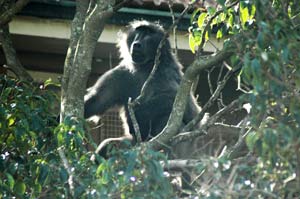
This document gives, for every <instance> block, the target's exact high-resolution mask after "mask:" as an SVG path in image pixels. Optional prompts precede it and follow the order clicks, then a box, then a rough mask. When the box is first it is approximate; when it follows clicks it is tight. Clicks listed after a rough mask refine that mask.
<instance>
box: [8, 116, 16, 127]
mask: <svg viewBox="0 0 300 199" xmlns="http://www.w3.org/2000/svg"><path fill="white" fill-rule="evenodd" d="M15 119H16V118H14V117H10V118H9V119H8V126H12V125H14V123H15Z"/></svg>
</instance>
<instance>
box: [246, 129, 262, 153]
mask: <svg viewBox="0 0 300 199" xmlns="http://www.w3.org/2000/svg"><path fill="white" fill-rule="evenodd" d="M258 140H259V137H258V135H257V133H256V132H254V131H252V132H250V133H249V134H248V135H247V136H246V144H247V146H248V148H249V150H250V151H253V150H254V148H255V145H256V142H257V141H258Z"/></svg>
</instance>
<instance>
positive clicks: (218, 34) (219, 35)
mask: <svg viewBox="0 0 300 199" xmlns="http://www.w3.org/2000/svg"><path fill="white" fill-rule="evenodd" d="M222 37H223V32H222V30H221V29H219V30H218V32H217V36H216V38H217V39H221V38H222Z"/></svg>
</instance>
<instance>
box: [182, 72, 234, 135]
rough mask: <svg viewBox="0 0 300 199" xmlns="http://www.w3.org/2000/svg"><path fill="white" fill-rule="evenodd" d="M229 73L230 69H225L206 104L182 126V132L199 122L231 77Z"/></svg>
mask: <svg viewBox="0 0 300 199" xmlns="http://www.w3.org/2000/svg"><path fill="white" fill-rule="evenodd" d="M231 75H232V71H227V73H226V74H225V76H224V78H223V80H222V81H221V82H219V83H218V86H217V88H216V90H215V91H214V93H213V94H212V96H211V97H210V98H209V100H208V101H207V102H206V104H205V105H204V106H203V108H202V110H201V112H200V113H199V114H198V115H197V116H196V117H195V118H194V119H193V120H192V121H190V122H189V123H188V124H187V125H186V126H185V127H184V128H183V132H185V131H189V130H191V129H192V128H193V127H194V126H195V125H196V124H198V123H199V122H200V120H201V119H202V118H203V116H204V114H205V112H206V111H207V110H208V108H210V107H211V106H212V105H213V104H214V102H215V101H216V99H217V98H218V96H219V95H220V93H221V91H222V90H223V88H224V86H225V85H226V83H227V81H228V80H229V78H230V77H231Z"/></svg>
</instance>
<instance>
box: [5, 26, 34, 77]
mask: <svg viewBox="0 0 300 199" xmlns="http://www.w3.org/2000/svg"><path fill="white" fill-rule="evenodd" d="M0 42H1V43H2V48H3V52H4V55H5V59H6V63H7V65H8V67H9V68H11V69H12V71H14V73H16V75H17V76H18V77H19V78H20V79H21V80H25V81H29V82H32V81H33V79H32V77H31V76H30V75H29V73H28V72H27V71H26V70H25V68H24V67H23V66H22V64H21V62H20V60H19V59H18V56H17V53H16V50H15V48H14V46H13V43H12V39H11V36H10V33H9V28H8V25H7V24H6V25H4V26H3V27H2V28H0Z"/></svg>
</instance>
